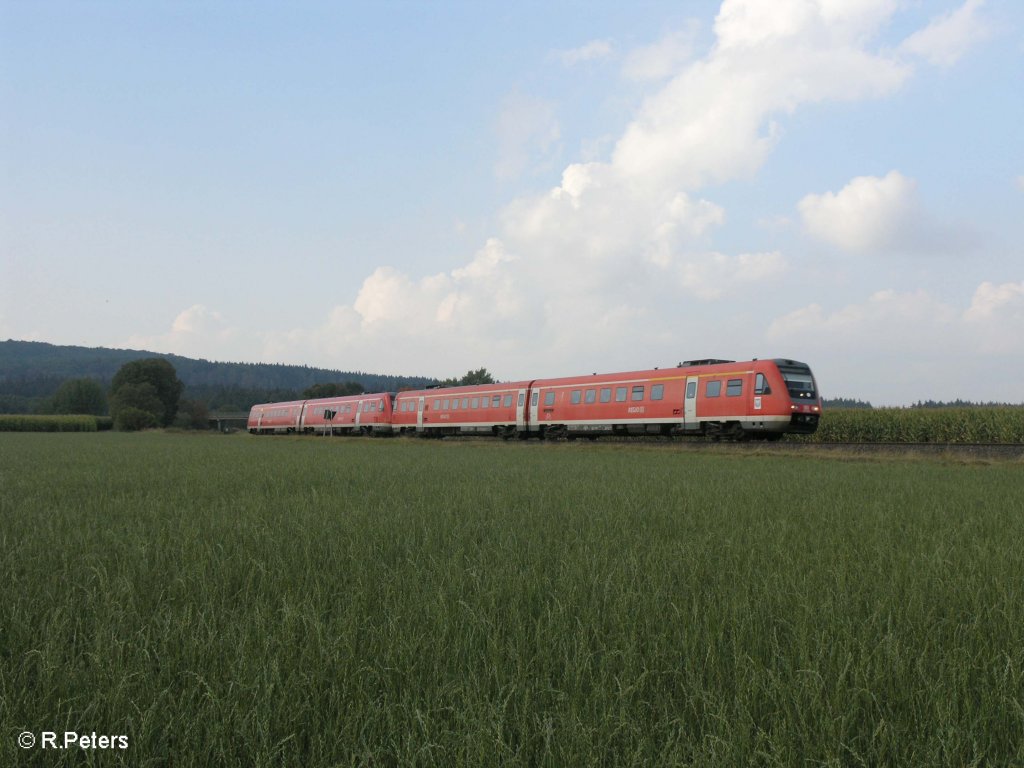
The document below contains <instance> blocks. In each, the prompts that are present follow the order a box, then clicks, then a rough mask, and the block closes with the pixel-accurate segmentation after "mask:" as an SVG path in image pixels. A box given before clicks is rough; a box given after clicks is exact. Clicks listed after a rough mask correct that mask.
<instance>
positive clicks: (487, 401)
mask: <svg viewBox="0 0 1024 768" xmlns="http://www.w3.org/2000/svg"><path fill="white" fill-rule="evenodd" d="M480 407H481V408H490V407H491V398H489V397H481V398H480Z"/></svg>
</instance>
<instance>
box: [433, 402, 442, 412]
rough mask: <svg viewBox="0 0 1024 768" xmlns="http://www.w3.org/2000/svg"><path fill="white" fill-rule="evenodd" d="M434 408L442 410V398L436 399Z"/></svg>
mask: <svg viewBox="0 0 1024 768" xmlns="http://www.w3.org/2000/svg"><path fill="white" fill-rule="evenodd" d="M434 410H435V411H439V410H441V401H440V400H435V401H434Z"/></svg>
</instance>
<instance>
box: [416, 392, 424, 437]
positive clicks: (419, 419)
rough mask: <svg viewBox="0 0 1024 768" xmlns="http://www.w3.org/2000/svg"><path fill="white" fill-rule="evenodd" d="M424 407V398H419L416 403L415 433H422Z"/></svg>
mask: <svg viewBox="0 0 1024 768" xmlns="http://www.w3.org/2000/svg"><path fill="white" fill-rule="evenodd" d="M425 406H426V398H425V397H421V398H420V399H419V401H418V402H417V403H416V431H417V432H422V431H423V408H424V407H425Z"/></svg>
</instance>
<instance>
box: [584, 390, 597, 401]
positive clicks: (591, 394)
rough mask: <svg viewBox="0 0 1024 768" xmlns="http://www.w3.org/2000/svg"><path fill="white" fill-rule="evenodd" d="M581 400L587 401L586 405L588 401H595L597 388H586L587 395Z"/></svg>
mask: <svg viewBox="0 0 1024 768" xmlns="http://www.w3.org/2000/svg"><path fill="white" fill-rule="evenodd" d="M583 402H585V403H587V404H588V405H589V404H590V403H594V402H597V390H596V389H588V390H587V396H586V397H585V398H583Z"/></svg>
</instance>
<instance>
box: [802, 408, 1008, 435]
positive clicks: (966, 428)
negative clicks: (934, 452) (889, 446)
mask: <svg viewBox="0 0 1024 768" xmlns="http://www.w3.org/2000/svg"><path fill="white" fill-rule="evenodd" d="M787 439H788V440H803V441H810V442H826V443H828V442H860V443H1024V407H984V408H874V409H870V408H849V409H836V410H831V409H829V410H826V412H825V413H824V414H823V415H822V417H821V422H820V424H819V425H818V431H817V432H815V433H814V434H813V435H804V436H789V437H787Z"/></svg>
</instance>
